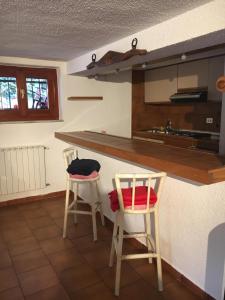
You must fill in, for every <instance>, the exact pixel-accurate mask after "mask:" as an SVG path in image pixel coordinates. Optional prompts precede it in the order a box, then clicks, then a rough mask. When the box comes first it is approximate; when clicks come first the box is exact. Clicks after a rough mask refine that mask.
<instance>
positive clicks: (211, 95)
mask: <svg viewBox="0 0 225 300" xmlns="http://www.w3.org/2000/svg"><path fill="white" fill-rule="evenodd" d="M223 74H224V56H219V57H213V58H210V59H209V83H208V100H211V101H222V93H221V92H219V91H217V89H216V81H217V79H218V78H219V77H220V76H221V75H223Z"/></svg>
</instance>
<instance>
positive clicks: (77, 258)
mask: <svg viewBox="0 0 225 300" xmlns="http://www.w3.org/2000/svg"><path fill="white" fill-rule="evenodd" d="M48 259H49V261H50V263H51V265H52V266H53V268H54V270H55V271H56V272H57V273H60V272H62V271H64V270H66V269H69V268H71V267H75V266H77V265H81V264H82V263H85V260H84V259H83V257H82V256H81V255H80V254H79V253H78V252H77V251H76V249H75V248H70V249H66V250H63V251H59V252H57V253H54V254H50V255H49V256H48Z"/></svg>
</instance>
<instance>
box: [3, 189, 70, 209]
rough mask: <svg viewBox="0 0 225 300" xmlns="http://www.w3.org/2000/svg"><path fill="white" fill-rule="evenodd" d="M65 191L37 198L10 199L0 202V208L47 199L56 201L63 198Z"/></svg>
mask: <svg viewBox="0 0 225 300" xmlns="http://www.w3.org/2000/svg"><path fill="white" fill-rule="evenodd" d="M65 193H66V191H59V192H53V193H48V194H43V195H37V196H29V197H25V198H18V199H12V200H7V201H3V202H0V207H5V206H11V205H18V204H26V203H30V202H36V201H43V200H49V199H56V198H62V199H64V198H65Z"/></svg>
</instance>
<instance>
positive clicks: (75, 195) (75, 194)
mask: <svg viewBox="0 0 225 300" xmlns="http://www.w3.org/2000/svg"><path fill="white" fill-rule="evenodd" d="M73 192H74V201H75V202H74V209H75V210H77V197H78V183H74V190H73ZM73 220H74V224H77V223H78V219H77V214H76V213H75V214H74V219H73Z"/></svg>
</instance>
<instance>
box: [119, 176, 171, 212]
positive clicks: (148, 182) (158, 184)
mask: <svg viewBox="0 0 225 300" xmlns="http://www.w3.org/2000/svg"><path fill="white" fill-rule="evenodd" d="M165 178H166V173H165V172H160V173H150V174H146V173H145V174H116V176H115V183H116V189H117V193H118V200H119V206H120V210H122V211H123V212H126V213H147V212H149V211H150V210H152V205H151V204H150V191H151V187H152V188H153V189H154V191H155V193H156V195H157V202H156V203H155V204H154V208H157V207H158V204H159V200H160V196H161V191H162V186H163V183H164V180H165ZM138 181H139V182H140V181H143V183H144V184H143V185H145V186H146V188H147V202H146V205H144V206H143V208H141V209H140V208H137V206H135V187H136V184H137V182H138ZM122 182H125V183H126V184H130V185H131V188H132V198H131V206H129V207H127V208H126V207H124V201H123V200H124V199H123V194H122V188H121V183H122Z"/></svg>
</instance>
